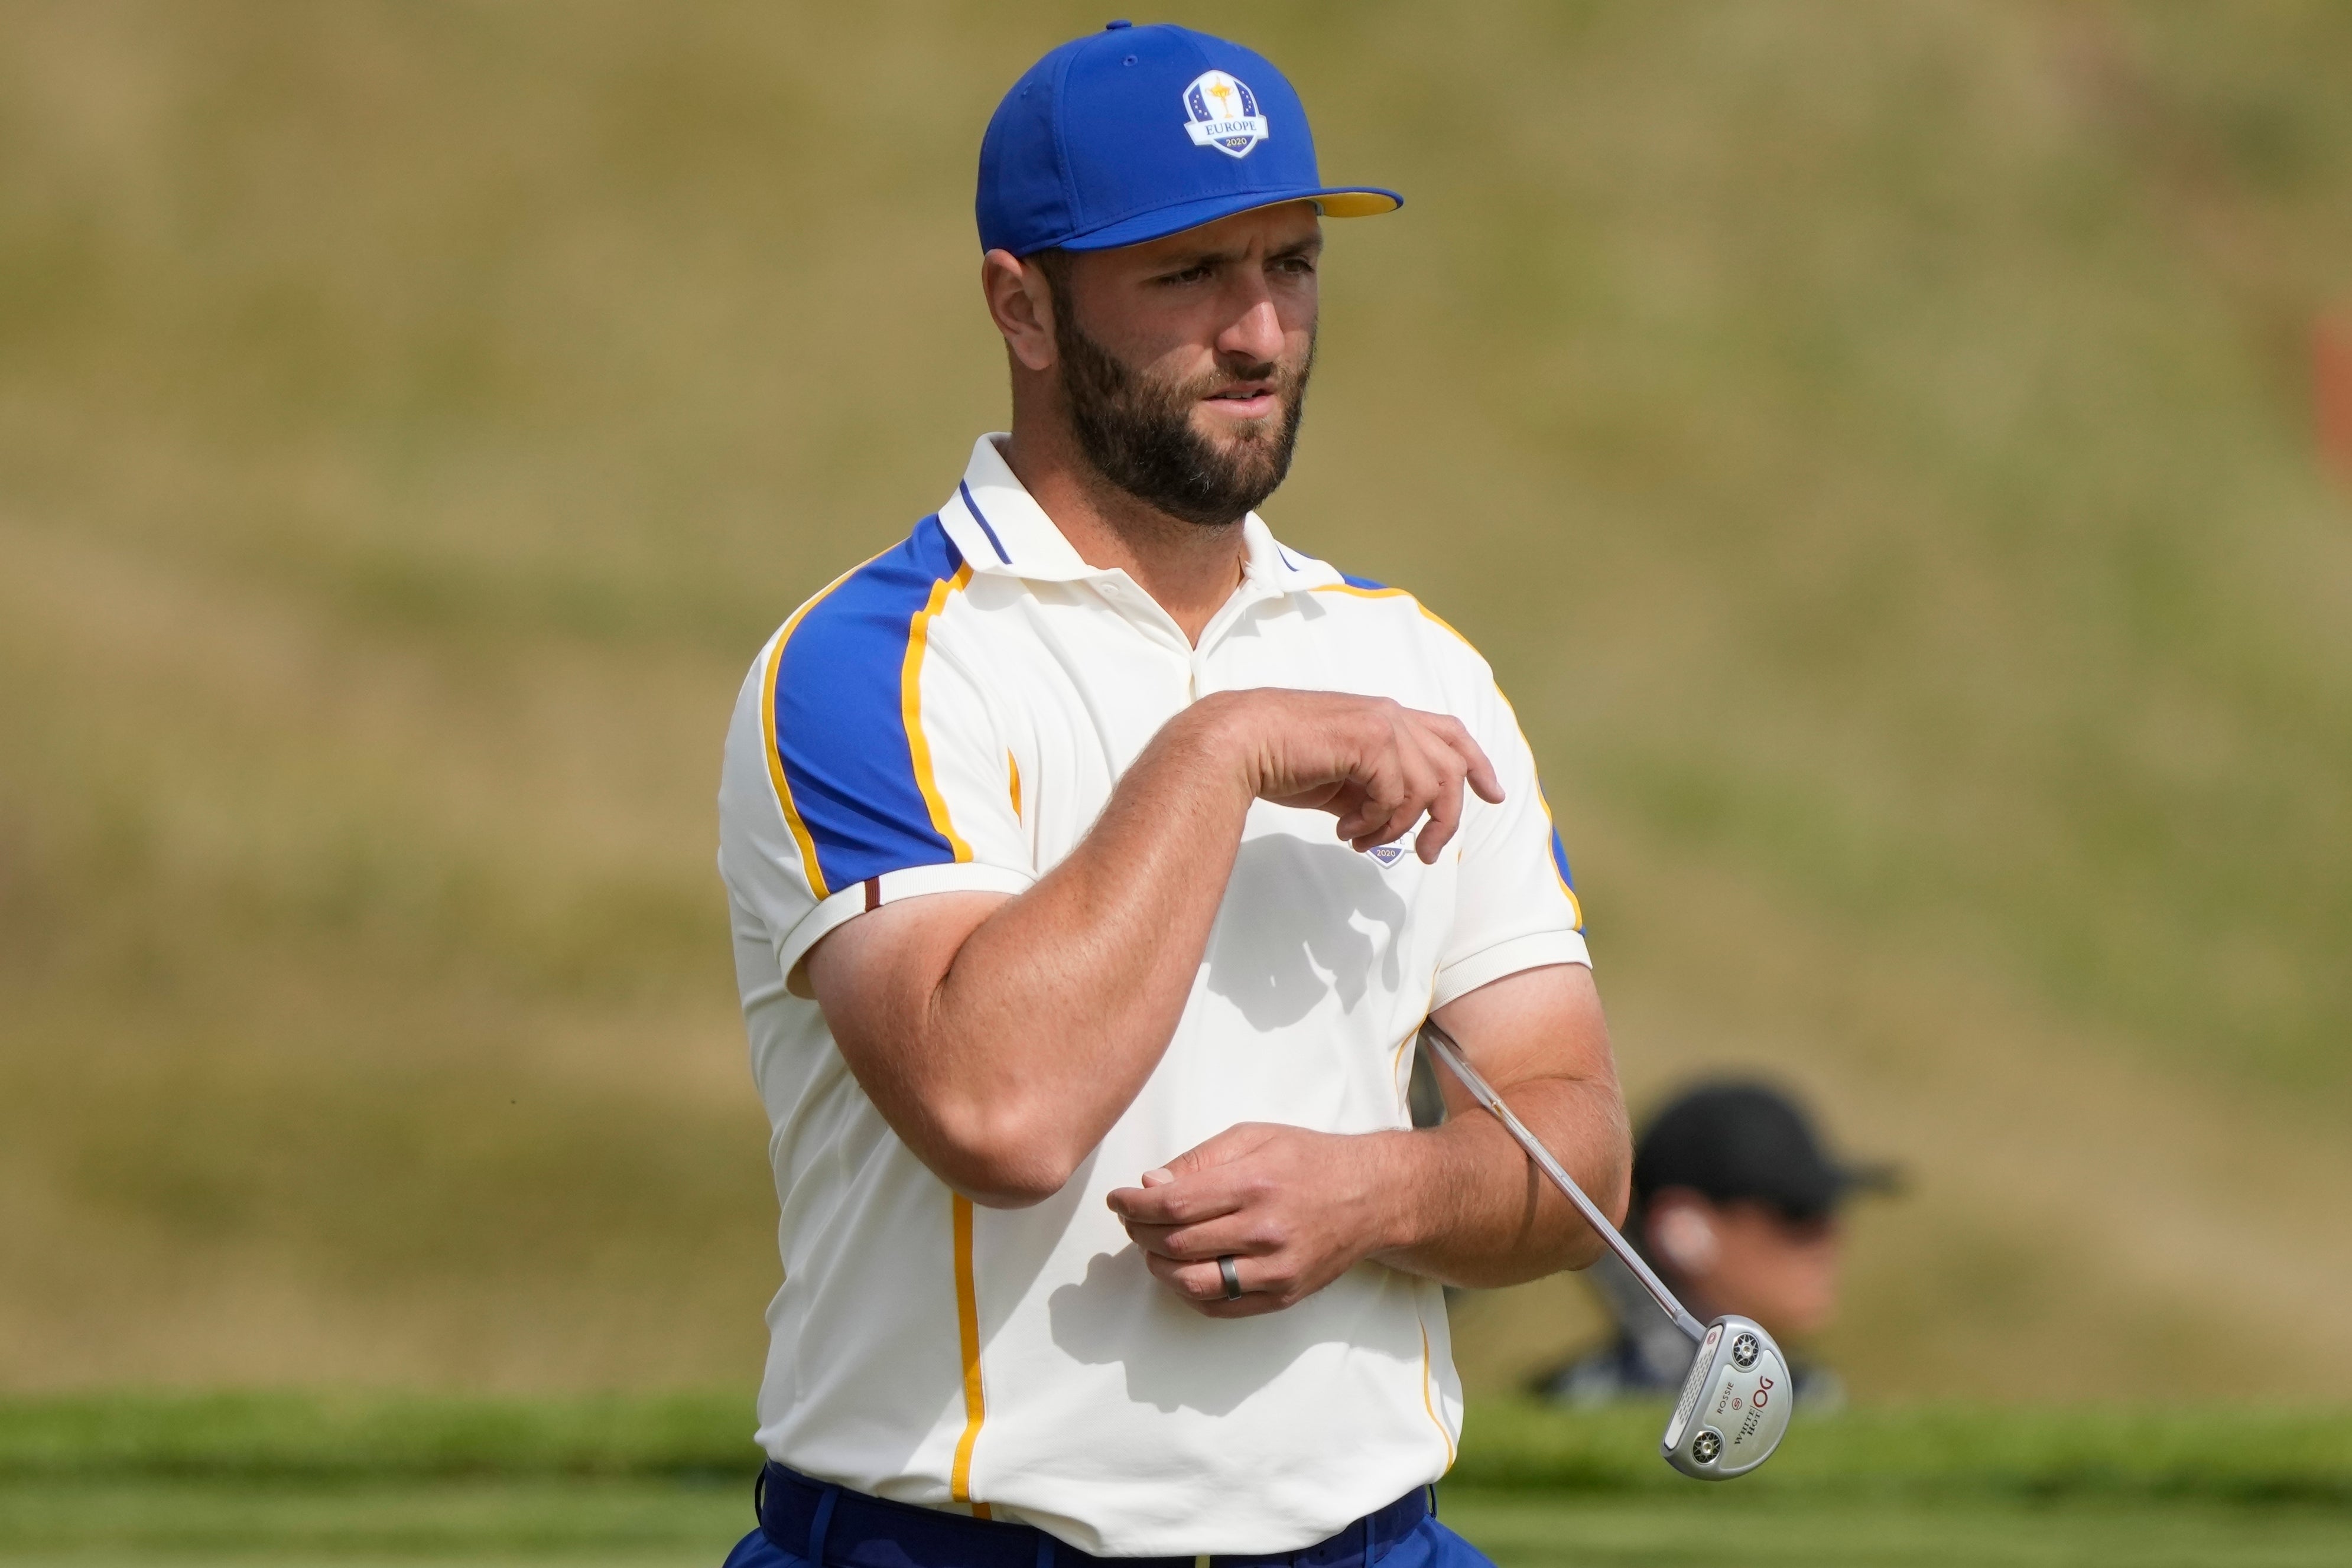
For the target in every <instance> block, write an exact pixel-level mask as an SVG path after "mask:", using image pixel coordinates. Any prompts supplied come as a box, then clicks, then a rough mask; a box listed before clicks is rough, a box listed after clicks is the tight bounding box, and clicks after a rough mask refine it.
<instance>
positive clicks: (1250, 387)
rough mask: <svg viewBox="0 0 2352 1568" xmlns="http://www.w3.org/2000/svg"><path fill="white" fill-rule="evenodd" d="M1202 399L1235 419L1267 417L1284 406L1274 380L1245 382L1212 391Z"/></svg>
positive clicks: (1219, 411)
mask: <svg viewBox="0 0 2352 1568" xmlns="http://www.w3.org/2000/svg"><path fill="white" fill-rule="evenodd" d="M1201 401H1202V402H1205V403H1208V404H1210V405H1211V406H1212V407H1213V408H1215V409H1216V410H1217V412H1218V413H1222V414H1224V415H1226V416H1227V417H1229V418H1234V419H1265V418H1266V417H1267V416H1268V415H1270V414H1273V413H1277V412H1278V411H1279V410H1280V409H1281V407H1282V399H1281V397H1280V395H1279V394H1277V393H1276V391H1275V384H1274V383H1273V382H1243V383H1241V384H1240V385H1238V386H1230V387H1226V388H1224V389H1223V390H1222V391H1219V392H1211V393H1210V394H1209V395H1208V396H1207V397H1204V398H1202V400H1201Z"/></svg>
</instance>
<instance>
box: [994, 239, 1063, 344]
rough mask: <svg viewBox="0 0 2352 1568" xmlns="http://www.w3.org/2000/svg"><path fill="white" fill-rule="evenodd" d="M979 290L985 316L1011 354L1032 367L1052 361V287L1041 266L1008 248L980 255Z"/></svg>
mask: <svg viewBox="0 0 2352 1568" xmlns="http://www.w3.org/2000/svg"><path fill="white" fill-rule="evenodd" d="M980 287H981V292H982V294H983V295H985V296H986V297H987V299H988V314H989V319H991V320H992V321H994V322H995V323H996V329H997V330H998V331H999V332H1002V333H1003V335H1004V346H1005V347H1006V348H1008V349H1010V350H1012V351H1013V358H1014V359H1015V360H1018V361H1020V362H1021V363H1022V364H1023V365H1024V367H1026V368H1027V369H1029V370H1032V371H1045V370H1051V369H1052V368H1053V365H1054V290H1053V286H1052V285H1050V284H1049V283H1047V282H1046V281H1045V269H1044V268H1043V267H1036V266H1034V265H1030V264H1025V263H1024V262H1023V261H1022V259H1021V258H1020V257H1019V256H1014V255H1013V253H1012V252H1011V251H1009V250H992V251H990V252H989V253H988V254H987V255H986V256H982V257H981V258H980Z"/></svg>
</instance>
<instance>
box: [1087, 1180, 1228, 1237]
mask: <svg viewBox="0 0 2352 1568" xmlns="http://www.w3.org/2000/svg"><path fill="white" fill-rule="evenodd" d="M1103 1201H1104V1202H1105V1203H1107V1204H1108V1205H1109V1206H1110V1211H1111V1212H1112V1213H1113V1214H1116V1215H1118V1217H1119V1218H1120V1219H1122V1220H1125V1221H1127V1222H1128V1223H1129V1224H1132V1225H1167V1226H1174V1225H1197V1224H1199V1223H1200V1222H1201V1221H1202V1220H1204V1219H1214V1218H1217V1217H1218V1216H1219V1215H1223V1214H1231V1213H1233V1212H1234V1210H1235V1209H1237V1208H1239V1207H1241V1202H1242V1200H1241V1197H1240V1195H1239V1194H1238V1193H1236V1192H1234V1190H1233V1189H1232V1188H1231V1187H1230V1186H1228V1185H1227V1184H1224V1183H1223V1182H1217V1181H1213V1180H1206V1179H1194V1180H1191V1181H1177V1182H1170V1183H1168V1184H1167V1185H1166V1186H1122V1187H1118V1188H1116V1189H1114V1190H1113V1191H1112V1192H1111V1194H1110V1195H1109V1196H1108V1197H1106V1198H1105V1199H1104V1200H1103Z"/></svg>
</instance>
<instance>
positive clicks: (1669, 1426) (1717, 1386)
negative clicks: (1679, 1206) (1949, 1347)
mask: <svg viewBox="0 0 2352 1568" xmlns="http://www.w3.org/2000/svg"><path fill="white" fill-rule="evenodd" d="M1421 1031H1422V1038H1423V1039H1424V1040H1427V1041H1428V1042H1429V1049H1430V1052H1431V1054H1432V1055H1433V1056H1435V1057H1436V1058H1437V1060H1438V1061H1442V1062H1444V1064H1445V1068H1446V1071H1449V1072H1451V1073H1453V1074H1454V1077H1456V1078H1458V1079H1460V1080H1461V1081H1462V1087H1464V1088H1465V1089H1467V1090H1468V1091H1470V1097H1471V1098H1472V1099H1474V1100H1475V1101H1477V1102H1478V1103H1479V1104H1481V1105H1483V1106H1485V1107H1486V1109H1487V1111H1489V1112H1490V1113H1493V1115H1494V1117H1495V1119H1496V1121H1498V1122H1500V1123H1502V1124H1503V1125H1504V1127H1505V1128H1507V1130H1508V1131H1509V1133H1510V1134H1511V1136H1512V1137H1514V1138H1517V1140H1518V1141H1519V1147H1521V1148H1522V1149H1525V1150H1526V1151H1527V1152H1528V1158H1529V1159H1531V1160H1533V1161H1534V1162H1535V1164H1536V1168H1537V1169H1538V1170H1539V1171H1541V1172H1543V1174H1544V1175H1546V1176H1549V1177H1550V1178H1551V1183H1552V1185H1553V1186H1556V1187H1558V1188H1559V1190H1560V1191H1561V1192H1563V1193H1565V1194H1567V1195H1568V1201H1569V1202H1570V1203H1572V1204H1574V1205H1576V1211H1577V1212H1578V1213H1579V1214H1581V1215H1582V1216H1584V1222H1585V1223H1586V1224H1587V1225H1590V1226H1591V1227H1592V1228H1593V1231H1594V1233H1595V1234H1597V1235H1598V1236H1599V1237H1600V1238H1601V1240H1602V1241H1604V1242H1606V1243H1608V1246H1609V1250H1611V1251H1612V1252H1614V1253H1615V1254H1617V1260H1618V1261H1619V1262H1621V1263H1622V1264H1624V1265H1625V1267H1626V1268H1628V1269H1631V1270H1633V1278H1635V1279H1636V1280H1639V1281H1642V1288H1643V1290H1646V1291H1649V1292H1650V1295H1651V1297H1652V1299H1654V1301H1656V1302H1657V1303H1658V1305H1659V1307H1660V1308H1662V1309H1663V1310H1664V1312H1665V1314H1666V1316H1668V1317H1670V1318H1672V1319H1673V1320H1674V1321H1675V1327H1676V1328H1678V1329H1680V1330H1682V1331H1683V1333H1686V1334H1688V1335H1690V1337H1691V1343H1693V1344H1695V1345H1696V1346H1697V1347H1698V1349H1697V1353H1696V1354H1695V1355H1694V1356H1693V1357H1692V1358H1691V1369H1690V1375H1689V1376H1688V1377H1687V1378H1685V1380H1684V1382H1683V1396H1682V1398H1681V1399H1680V1400H1679V1401H1678V1402H1676V1404H1675V1413H1674V1416H1673V1418H1672V1419H1670V1420H1669V1421H1667V1423H1666V1435H1665V1437H1664V1438H1663V1439H1661V1440H1660V1441H1659V1444H1658V1453H1659V1456H1660V1457H1661V1458H1664V1460H1665V1461H1666V1463H1668V1464H1670V1465H1672V1466H1674V1468H1675V1469H1678V1470H1680V1471H1682V1473H1683V1474H1685V1475H1686V1476H1695V1477H1696V1478H1697V1479H1700V1480H1703V1481H1726V1480H1729V1479H1731V1478H1732V1477H1734V1476H1744V1475H1746V1474H1747V1473H1748V1471H1750V1470H1752V1469H1755V1468H1756V1467H1757V1466H1759V1465H1760V1464H1762V1463H1763V1462H1764V1461H1765V1460H1766V1459H1768V1458H1771V1457H1772V1450H1773V1449H1775V1448H1779V1447H1780V1435H1781V1434H1782V1433H1784V1432H1786V1431H1787V1430H1788V1429H1789V1410H1790V1406H1791V1405H1792V1404H1793V1403H1794V1399H1793V1397H1792V1395H1793V1392H1794V1391H1793V1389H1792V1388H1791V1387H1790V1377H1789V1359H1788V1357H1786V1356H1784V1355H1782V1354H1780V1346H1779V1345H1778V1344H1776V1343H1773V1341H1772V1336H1771V1335H1770V1334H1769V1333H1765V1332H1764V1328H1763V1325H1762V1324H1760V1323H1759V1322H1756V1321H1755V1320H1754V1319H1753V1318H1743V1317H1738V1316H1737V1315H1731V1314H1727V1315H1725V1316H1723V1317H1719V1318H1717V1319H1716V1320H1715V1322H1711V1323H1706V1324H1704V1325H1702V1324H1701V1323H1700V1322H1699V1321H1698V1320H1697V1319H1696V1318H1695V1317H1693V1316H1691V1315H1690V1313H1689V1312H1687V1311H1685V1309H1684V1307H1683V1304H1682V1303H1681V1302H1680V1301H1676V1300H1675V1293H1674V1292H1673V1291H1669V1290H1668V1289H1666V1282H1665V1281H1664V1280H1661V1279H1659V1278H1658V1276H1657V1274H1656V1272H1655V1271H1654V1270H1652V1269H1651V1267H1650V1265H1649V1264H1648V1263H1646V1262H1644V1261H1643V1259H1642V1255H1641V1254H1640V1253H1639V1252H1636V1251H1634V1250H1633V1247H1632V1245H1631V1244H1630V1243H1628V1242H1627V1241H1626V1239H1624V1238H1623V1237H1622V1236H1620V1235H1618V1234H1617V1228H1616V1227H1615V1226H1613V1225H1612V1224H1610V1223H1609V1217H1608V1216H1607V1215H1604V1214H1602V1213H1601V1209H1600V1207H1599V1206H1597V1205H1596V1204H1594V1203H1593V1201H1592V1200H1591V1198H1589V1197H1585V1196H1584V1189H1583V1188H1582V1187H1580V1186H1577V1185H1576V1178H1575V1177H1574V1176H1570V1175H1569V1174H1568V1172H1567V1170H1566V1169H1565V1168H1564V1167H1563V1166H1561V1165H1560V1163H1559V1161H1558V1160H1556V1159H1554V1158H1552V1155H1551V1151H1550V1150H1549V1149H1547V1148H1545V1147H1544V1146H1543V1142H1542V1140H1541V1139H1539V1138H1538V1137H1537V1136H1536V1135H1535V1134H1533V1133H1530V1132H1528V1129H1527V1126H1526V1124H1524V1123H1522V1122H1521V1121H1520V1120H1519V1119H1518V1118H1517V1116H1514V1115H1512V1114H1511V1108H1510V1107H1509V1106H1508V1105H1506V1104H1504V1103H1503V1098H1502V1096H1501V1095H1499V1094H1497V1093H1496V1092H1495V1091H1494V1088H1493V1086H1492V1085H1490V1084H1489V1083H1488V1082H1486V1079H1485V1078H1484V1077H1482V1076H1481V1075H1480V1073H1479V1071H1478V1070H1477V1069H1476V1068H1475V1067H1473V1066H1471V1065H1470V1061H1469V1059H1468V1058H1467V1057H1465V1056H1464V1055H1463V1054H1462V1048H1461V1047H1460V1046H1459V1045H1456V1044H1455V1043H1454V1037H1453V1036H1452V1035H1450V1034H1448V1033H1446V1032H1445V1030H1443V1029H1441V1028H1439V1027H1438V1025H1437V1023H1436V1021H1435V1020H1434V1019H1431V1020H1427V1021H1424V1022H1423V1024H1422V1026H1421Z"/></svg>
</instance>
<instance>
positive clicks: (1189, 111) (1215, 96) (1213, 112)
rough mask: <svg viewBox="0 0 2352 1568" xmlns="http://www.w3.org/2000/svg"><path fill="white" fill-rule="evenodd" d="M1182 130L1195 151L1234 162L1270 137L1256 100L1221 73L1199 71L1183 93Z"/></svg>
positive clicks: (1236, 82)
mask: <svg viewBox="0 0 2352 1568" xmlns="http://www.w3.org/2000/svg"><path fill="white" fill-rule="evenodd" d="M1184 113H1185V115H1186V116H1187V118H1186V120H1185V121H1184V129H1185V130H1186V131H1191V132H1192V144H1193V145H1194V146H1196V147H1213V148H1215V149H1216V150H1217V151H1218V152H1223V153H1227V154H1229V155H1231V156H1233V157H1235V158H1246V157H1248V156H1249V153H1250V149H1251V148H1253V147H1255V146H1256V145H1257V144H1258V143H1259V142H1261V141H1265V139H1266V137H1267V136H1268V135H1269V134H1271V133H1270V132H1269V131H1267V130H1266V128H1265V115H1263V114H1260V113H1259V112H1258V111H1257V99H1256V98H1255V96H1254V95H1253V94H1252V93H1251V92H1250V89H1248V88H1247V87H1246V86H1245V85H1244V84H1243V83H1242V82H1241V81H1240V80H1239V79H1238V78H1234V77H1230V76H1227V75H1226V74H1225V73H1224V72H1223V71H1202V73H1201V74H1200V75H1199V76H1197V77H1194V78H1192V86H1190V87H1188V88H1186V89H1184Z"/></svg>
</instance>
